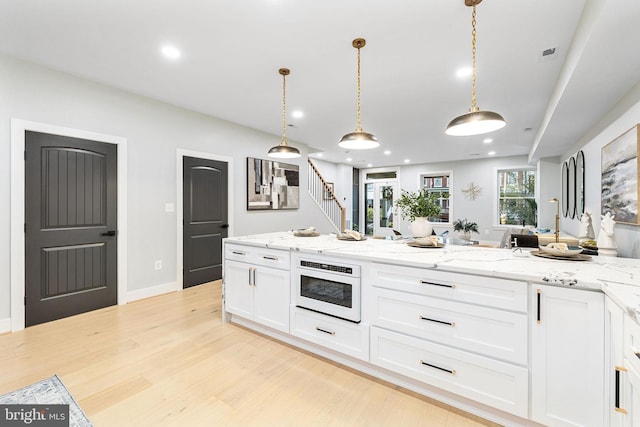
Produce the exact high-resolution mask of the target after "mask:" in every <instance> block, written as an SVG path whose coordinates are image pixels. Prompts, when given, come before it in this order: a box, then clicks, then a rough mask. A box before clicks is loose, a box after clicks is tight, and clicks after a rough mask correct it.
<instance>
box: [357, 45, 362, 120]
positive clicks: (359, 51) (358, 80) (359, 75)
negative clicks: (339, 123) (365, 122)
mask: <svg viewBox="0 0 640 427" xmlns="http://www.w3.org/2000/svg"><path fill="white" fill-rule="evenodd" d="M356 132H362V126H361V125H360V48H359V47H358V126H357V127H356Z"/></svg>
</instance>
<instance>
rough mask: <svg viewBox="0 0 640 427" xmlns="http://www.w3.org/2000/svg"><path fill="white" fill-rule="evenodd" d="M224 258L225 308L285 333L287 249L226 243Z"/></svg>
mask: <svg viewBox="0 0 640 427" xmlns="http://www.w3.org/2000/svg"><path fill="white" fill-rule="evenodd" d="M225 258H226V259H225V268H224V304H225V310H226V311H227V312H228V313H231V314H233V315H237V316H240V317H243V318H245V319H249V320H252V321H255V322H258V323H260V324H262V325H265V326H268V327H270V328H273V329H276V330H279V331H282V332H287V333H288V332H289V301H290V296H291V293H290V282H291V280H290V271H289V253H288V252H285V251H279V250H274V249H264V248H251V247H248V246H242V247H236V246H234V245H227V246H226V248H225ZM237 260H240V261H237ZM284 267H286V269H285V268H284Z"/></svg>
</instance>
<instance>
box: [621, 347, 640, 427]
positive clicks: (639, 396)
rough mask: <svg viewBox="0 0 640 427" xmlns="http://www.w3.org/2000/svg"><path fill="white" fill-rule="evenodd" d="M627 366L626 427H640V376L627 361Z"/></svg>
mask: <svg viewBox="0 0 640 427" xmlns="http://www.w3.org/2000/svg"><path fill="white" fill-rule="evenodd" d="M625 364H626V368H627V372H626V374H627V375H626V377H627V384H626V390H625V391H624V394H625V401H626V403H625V404H626V406H627V408H626V409H627V414H626V415H625V421H626V423H625V424H624V426H625V427H638V426H640V375H638V373H637V372H636V371H635V369H633V367H632V366H631V364H630V363H629V361H628V360H626V359H625Z"/></svg>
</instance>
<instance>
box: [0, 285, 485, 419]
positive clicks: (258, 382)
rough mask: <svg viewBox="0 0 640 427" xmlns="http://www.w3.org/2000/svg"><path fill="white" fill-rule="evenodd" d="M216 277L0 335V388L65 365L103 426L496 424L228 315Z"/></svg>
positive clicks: (61, 371)
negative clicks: (273, 336)
mask: <svg viewBox="0 0 640 427" xmlns="http://www.w3.org/2000/svg"><path fill="white" fill-rule="evenodd" d="M220 287H221V284H220V282H219V281H217V282H212V283H208V284H205V285H201V286H196V287H193V288H189V289H187V290H185V291H183V292H174V293H170V294H166V295H161V296H158V297H154V298H149V299H146V300H142V301H137V302H133V303H131V304H127V305H124V306H115V307H109V308H105V309H102V310H97V311H94V312H91V313H85V314H81V315H79V316H74V317H70V318H67V319H62V320H57V321H55V322H50V323H46V324H42V325H38V326H33V327H30V328H27V329H25V330H23V331H20V332H16V333H12V334H5V335H1V336H0V373H1V374H0V394H4V393H7V392H9V391H12V390H14V389H17V388H20V387H23V386H25V385H27V384H30V383H33V382H36V381H39V380H41V379H43V378H46V377H50V376H52V375H53V374H58V375H59V376H60V378H61V379H62V381H63V382H64V383H65V384H66V385H67V387H68V388H69V390H70V391H71V393H72V394H73V396H74V397H75V398H76V400H77V401H78V403H79V404H80V406H81V407H82V408H83V409H84V411H85V412H86V413H87V415H88V416H89V418H91V420H92V421H93V423H94V425H95V426H96V427H102V426H104V427H111V426H118V427H126V426H136V427H137V426H189V427H195V426H305V427H307V426H323V427H324V426H438V427H440V426H444V427H463V426H464V427H467V426H469V427H474V426H495V425H496V424H493V423H489V422H487V421H485V420H482V419H480V418H477V417H474V416H472V415H469V414H466V413H464V412H462V411H459V410H457V409H454V408H451V407H448V406H446V405H443V404H440V403H438V402H435V401H433V400H430V399H427V398H424V397H422V396H420V395H417V394H415V393H412V392H408V391H406V390H404V389H400V388H398V387H395V386H393V385H390V384H387V383H385V382H382V381H379V380H376V379H373V378H371V377H368V376H366V375H363V374H359V373H357V372H355V371H352V370H350V369H346V368H344V367H342V366H340V365H338V364H335V363H333V362H330V361H327V360H325V359H322V358H319V357H316V356H313V355H311V354H309V353H306V352H303V351H299V350H297V349H295V348H293V347H290V346H288V345H285V344H282V343H279V342H277V341H275V340H272V339H270V338H267V337H264V336H262V335H259V334H256V333H253V332H251V331H248V330H245V329H243V328H241V327H238V326H236V325H233V324H224V323H222V321H221V316H220V313H221V299H220V294H221V292H220Z"/></svg>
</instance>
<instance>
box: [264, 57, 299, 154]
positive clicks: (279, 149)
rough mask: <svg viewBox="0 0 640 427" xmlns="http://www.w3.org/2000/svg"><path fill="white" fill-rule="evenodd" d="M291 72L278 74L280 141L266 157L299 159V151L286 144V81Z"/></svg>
mask: <svg viewBox="0 0 640 427" xmlns="http://www.w3.org/2000/svg"><path fill="white" fill-rule="evenodd" d="M290 72H291V71H289V69H288V68H280V69H279V70H278V73H280V75H281V76H282V141H280V145H276V146H275V147H272V148H271V149H270V150H269V152H268V153H267V156H269V157H276V158H279V159H293V158H295V157H300V150H298V149H297V148H295V147H292V146H290V145H289V144H287V80H286V77H287V76H288V75H289V73H290Z"/></svg>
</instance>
